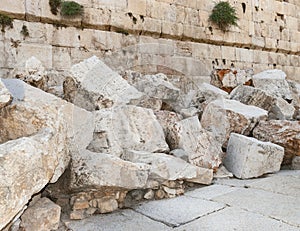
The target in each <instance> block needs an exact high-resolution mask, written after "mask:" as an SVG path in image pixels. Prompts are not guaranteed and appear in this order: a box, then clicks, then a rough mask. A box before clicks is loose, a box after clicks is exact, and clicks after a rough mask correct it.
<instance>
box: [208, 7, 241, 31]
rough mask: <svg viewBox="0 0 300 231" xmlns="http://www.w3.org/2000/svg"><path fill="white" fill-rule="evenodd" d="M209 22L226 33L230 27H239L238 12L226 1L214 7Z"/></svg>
mask: <svg viewBox="0 0 300 231" xmlns="http://www.w3.org/2000/svg"><path fill="white" fill-rule="evenodd" d="M209 20H210V21H211V22H213V23H214V24H216V25H217V26H218V27H219V28H220V29H221V30H222V31H224V32H225V31H227V30H228V28H229V27H230V26H237V25H238V24H237V21H238V17H237V15H236V10H235V8H234V7H232V6H231V5H230V4H229V2H226V1H221V2H219V3H217V4H216V5H215V6H214V8H213V10H212V13H211V15H210V16H209Z"/></svg>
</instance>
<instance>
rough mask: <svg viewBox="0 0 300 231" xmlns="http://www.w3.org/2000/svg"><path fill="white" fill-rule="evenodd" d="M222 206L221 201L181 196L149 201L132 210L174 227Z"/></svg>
mask: <svg viewBox="0 0 300 231" xmlns="http://www.w3.org/2000/svg"><path fill="white" fill-rule="evenodd" d="M224 207H225V205H224V204H222V203H216V202H212V201H207V200H202V199H198V198H191V197H186V196H182V197H177V198H173V199H169V200H160V201H151V202H148V203H145V204H142V205H140V206H138V207H136V208H134V210H135V211H137V212H139V213H142V214H144V215H146V216H147V217H150V218H152V219H154V220H157V221H161V222H163V223H165V224H168V225H170V226H173V227H176V226H179V225H180V224H184V223H187V222H190V221H192V220H194V219H196V218H198V217H201V216H204V215H207V214H209V213H212V212H215V211H217V210H220V209H222V208H224ZM179 208H180V209H179Z"/></svg>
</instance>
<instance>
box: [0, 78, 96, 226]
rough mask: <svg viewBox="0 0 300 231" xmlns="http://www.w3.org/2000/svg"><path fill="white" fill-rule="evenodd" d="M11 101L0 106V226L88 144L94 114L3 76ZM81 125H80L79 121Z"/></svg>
mask: <svg viewBox="0 0 300 231" xmlns="http://www.w3.org/2000/svg"><path fill="white" fill-rule="evenodd" d="M3 82H4V84H5V86H6V87H7V89H8V90H9V92H10V94H11V95H12V96H13V102H12V103H11V104H10V105H8V106H6V107H5V108H2V109H1V110H0V127H1V129H0V165H1V166H2V167H1V168H0V175H1V176H4V177H1V178H0V201H1V203H0V217H1V220H0V221H1V222H0V229H1V228H3V227H4V226H5V225H6V224H7V223H8V222H9V221H10V220H11V219H12V218H13V217H14V216H16V215H17V214H18V212H19V211H21V210H22V209H23V208H24V206H25V205H26V204H27V202H28V201H29V200H30V198H31V196H32V195H33V194H36V193H38V192H39V191H40V190H42V189H43V188H44V187H45V186H46V185H47V184H48V183H54V182H56V181H57V179H58V178H59V177H60V176H61V174H62V173H63V172H64V171H65V169H66V168H67V166H68V164H69V161H70V155H69V152H74V153H76V152H78V150H79V149H80V148H85V147H87V145H88V144H89V143H90V141H91V139H92V135H93V127H94V126H93V117H92V116H93V115H92V114H91V113H89V112H87V111H85V110H83V109H80V108H77V107H74V105H72V104H69V103H67V102H65V101H63V100H61V99H60V98H57V97H55V96H53V95H51V94H48V93H45V92H43V91H41V90H40V89H37V88H34V87H31V86H29V85H28V84H25V83H24V82H22V81H20V80H15V79H6V80H3ZM83 125H84V126H83Z"/></svg>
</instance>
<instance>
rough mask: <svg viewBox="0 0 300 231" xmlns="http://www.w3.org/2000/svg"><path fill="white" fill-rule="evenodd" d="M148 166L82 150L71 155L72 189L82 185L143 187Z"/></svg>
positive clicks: (91, 186) (94, 186)
mask: <svg viewBox="0 0 300 231" xmlns="http://www.w3.org/2000/svg"><path fill="white" fill-rule="evenodd" d="M149 169H150V166H147V165H146V164H140V163H137V164H135V163H131V162H128V161H124V160H122V159H120V158H118V157H116V156H114V155H110V154H105V153H95V152H91V151H88V150H82V151H81V152H80V153H79V154H78V155H73V156H72V164H71V182H70V187H71V188H72V189H80V188H83V187H89V188H98V189H99V188H101V187H117V188H123V189H137V188H143V187H145V185H146V183H147V179H148V176H149Z"/></svg>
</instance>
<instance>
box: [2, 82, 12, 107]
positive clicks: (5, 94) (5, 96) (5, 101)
mask: <svg viewBox="0 0 300 231" xmlns="http://www.w3.org/2000/svg"><path fill="white" fill-rule="evenodd" d="M11 101H12V96H11V94H10V93H9V91H8V89H7V88H6V87H5V85H4V83H3V82H2V80H1V79H0V109H1V108H3V107H5V106H7V105H9V104H10V103H11Z"/></svg>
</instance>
